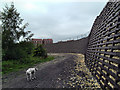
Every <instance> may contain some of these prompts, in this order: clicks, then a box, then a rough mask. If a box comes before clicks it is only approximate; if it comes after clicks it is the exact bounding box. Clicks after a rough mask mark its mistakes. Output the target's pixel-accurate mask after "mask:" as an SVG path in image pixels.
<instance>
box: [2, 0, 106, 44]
mask: <svg viewBox="0 0 120 90" xmlns="http://www.w3.org/2000/svg"><path fill="white" fill-rule="evenodd" d="M11 1H13V2H14V5H15V7H16V8H17V11H18V12H19V13H20V15H21V18H23V19H24V23H26V22H28V23H29V26H28V27H27V28H26V30H30V31H32V33H34V36H33V38H42V39H43V38H45V39H47V38H52V39H53V41H54V42H57V41H60V40H67V39H76V38H77V36H79V35H80V34H84V33H86V32H88V31H90V30H91V27H92V25H93V22H94V20H95V18H96V16H98V15H99V14H100V12H101V11H102V9H103V8H104V6H105V5H106V3H107V0H104V1H101V2H99V1H98V2H94V1H93V2H88V1H85V2H83V1H79V0H77V1H72V0H71V1H66V2H65V0H64V1H59V2H55V1H54V0H52V1H51V2H50V0H48V1H45V2H43V1H41V0H19V1H18V0H11ZM5 3H7V4H10V2H8V0H7V2H6V0H2V1H0V11H1V10H2V8H3V7H4V6H5Z"/></svg>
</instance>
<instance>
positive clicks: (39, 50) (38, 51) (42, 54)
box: [33, 45, 47, 58]
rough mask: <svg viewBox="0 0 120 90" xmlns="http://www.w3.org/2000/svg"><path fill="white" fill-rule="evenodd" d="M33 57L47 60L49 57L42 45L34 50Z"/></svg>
mask: <svg viewBox="0 0 120 90" xmlns="http://www.w3.org/2000/svg"><path fill="white" fill-rule="evenodd" d="M33 56H37V57H43V58H46V57H47V52H46V50H45V49H44V48H43V47H42V45H39V46H37V47H36V48H35V49H34V52H33Z"/></svg>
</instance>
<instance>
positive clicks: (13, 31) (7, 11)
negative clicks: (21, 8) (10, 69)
mask: <svg viewBox="0 0 120 90" xmlns="http://www.w3.org/2000/svg"><path fill="white" fill-rule="evenodd" d="M0 19H1V21H2V52H3V54H2V58H3V60H10V59H14V60H18V59H22V58H26V57H27V56H28V53H29V54H30V53H31V51H28V50H32V47H31V46H32V45H30V44H29V42H28V41H30V39H31V37H32V36H33V34H31V31H25V28H26V27H27V26H28V23H26V24H24V25H23V24H22V22H23V19H21V17H20V13H18V12H17V9H16V8H15V7H14V4H13V3H11V5H10V7H8V5H6V6H5V8H3V11H1V12H0ZM21 38H22V41H21ZM23 42H24V43H23ZM27 42H28V43H27ZM22 44H26V45H28V46H29V48H27V46H26V47H22V46H25V45H22Z"/></svg>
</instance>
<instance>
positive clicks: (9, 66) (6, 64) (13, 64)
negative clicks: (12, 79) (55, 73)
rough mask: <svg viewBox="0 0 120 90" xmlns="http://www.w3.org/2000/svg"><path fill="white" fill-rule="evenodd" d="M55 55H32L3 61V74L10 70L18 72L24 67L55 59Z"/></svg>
mask: <svg viewBox="0 0 120 90" xmlns="http://www.w3.org/2000/svg"><path fill="white" fill-rule="evenodd" d="M53 59H54V57H52V56H48V57H47V58H40V57H32V56H30V57H29V58H25V59H23V60H22V62H21V61H20V60H8V61H3V62H2V74H8V73H10V72H16V71H19V70H22V69H24V68H27V67H30V66H34V65H35V64H38V63H42V62H47V61H51V60H53Z"/></svg>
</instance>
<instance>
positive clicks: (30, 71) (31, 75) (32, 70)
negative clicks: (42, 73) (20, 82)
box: [26, 68, 38, 81]
mask: <svg viewBox="0 0 120 90" xmlns="http://www.w3.org/2000/svg"><path fill="white" fill-rule="evenodd" d="M37 70H38V68H29V69H28V70H27V71H26V76H27V80H28V81H29V80H31V81H32V79H35V78H36V77H35V72H36V71H37Z"/></svg>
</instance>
